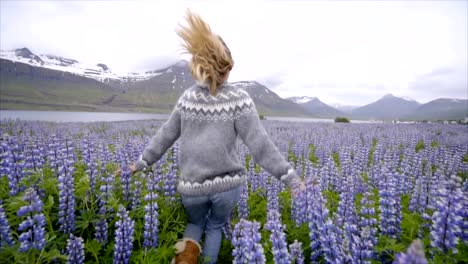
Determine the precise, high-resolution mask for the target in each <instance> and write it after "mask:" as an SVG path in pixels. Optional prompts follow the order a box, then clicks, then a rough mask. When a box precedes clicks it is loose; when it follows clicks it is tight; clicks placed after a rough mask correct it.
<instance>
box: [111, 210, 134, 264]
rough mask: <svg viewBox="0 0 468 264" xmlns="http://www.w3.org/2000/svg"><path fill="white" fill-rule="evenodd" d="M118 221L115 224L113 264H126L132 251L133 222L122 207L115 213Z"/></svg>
mask: <svg viewBox="0 0 468 264" xmlns="http://www.w3.org/2000/svg"><path fill="white" fill-rule="evenodd" d="M117 216H118V217H119V220H117V223H116V224H115V226H116V230H115V246H114V264H120V263H123V264H128V263H130V257H131V255H132V249H133V233H134V226H135V221H134V220H132V219H131V218H130V217H129V216H128V212H127V210H125V207H123V206H122V205H121V206H119V211H118V212H117Z"/></svg>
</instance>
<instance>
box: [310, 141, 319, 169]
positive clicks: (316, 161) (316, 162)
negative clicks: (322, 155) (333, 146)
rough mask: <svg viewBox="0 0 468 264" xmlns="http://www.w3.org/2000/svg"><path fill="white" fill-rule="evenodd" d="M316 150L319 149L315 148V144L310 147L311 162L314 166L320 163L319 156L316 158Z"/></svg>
mask: <svg viewBox="0 0 468 264" xmlns="http://www.w3.org/2000/svg"><path fill="white" fill-rule="evenodd" d="M316 149H317V147H316V146H314V144H310V145H309V160H310V162H312V163H313V164H318V162H319V159H318V158H317V156H315V150H316Z"/></svg>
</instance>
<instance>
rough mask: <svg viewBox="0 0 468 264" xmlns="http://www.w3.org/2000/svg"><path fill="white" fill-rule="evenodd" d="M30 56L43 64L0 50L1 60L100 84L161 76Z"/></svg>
mask: <svg viewBox="0 0 468 264" xmlns="http://www.w3.org/2000/svg"><path fill="white" fill-rule="evenodd" d="M32 56H35V58H39V59H40V60H42V61H43V63H40V62H39V61H38V60H35V59H32V58H23V57H21V56H17V55H16V53H15V51H14V50H10V51H6V50H0V58H1V59H5V60H10V61H12V62H21V63H24V64H28V65H31V66H35V67H42V68H46V69H51V70H58V71H63V72H69V73H72V74H76V75H80V76H84V77H87V78H92V79H95V80H98V81H100V82H104V81H107V82H108V81H110V80H115V81H122V82H128V81H131V82H133V81H142V80H147V79H150V78H152V77H155V76H158V75H160V74H162V73H151V72H146V73H126V74H125V73H120V74H117V73H114V72H112V71H111V70H110V69H107V70H104V69H103V68H102V67H100V66H97V63H95V64H86V63H81V62H79V61H76V60H73V59H67V58H62V57H58V56H55V55H44V54H42V55H32ZM170 70H171V69H170ZM171 71H172V70H171ZM168 72H170V71H168Z"/></svg>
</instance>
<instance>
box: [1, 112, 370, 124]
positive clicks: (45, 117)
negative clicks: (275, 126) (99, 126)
mask: <svg viewBox="0 0 468 264" xmlns="http://www.w3.org/2000/svg"><path fill="white" fill-rule="evenodd" d="M168 117H169V115H168V114H147V113H103V112H65V111H24V110H0V120H5V119H13V120H15V119H21V120H28V121H34V120H36V121H52V122H96V121H126V120H148V119H157V120H166V119H167V118H168ZM266 119H267V120H277V121H290V122H333V121H334V120H333V119H321V118H301V117H273V116H267V117H266ZM352 122H355V123H367V121H354V120H353V121H352Z"/></svg>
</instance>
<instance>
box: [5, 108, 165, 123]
mask: <svg viewBox="0 0 468 264" xmlns="http://www.w3.org/2000/svg"><path fill="white" fill-rule="evenodd" d="M168 117H169V115H168V114H146V113H103V112H65V111H22V110H0V119H1V120H5V119H14V120H15V119H21V120H28V121H32V120H37V121H53V122H96V121H126V120H147V119H160V120H166V119H167V118H168Z"/></svg>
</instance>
